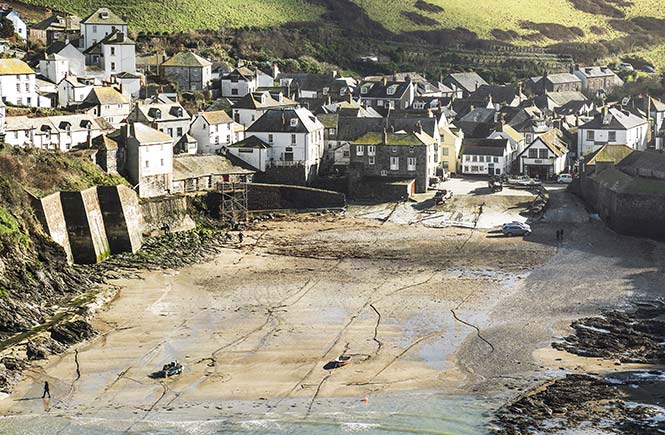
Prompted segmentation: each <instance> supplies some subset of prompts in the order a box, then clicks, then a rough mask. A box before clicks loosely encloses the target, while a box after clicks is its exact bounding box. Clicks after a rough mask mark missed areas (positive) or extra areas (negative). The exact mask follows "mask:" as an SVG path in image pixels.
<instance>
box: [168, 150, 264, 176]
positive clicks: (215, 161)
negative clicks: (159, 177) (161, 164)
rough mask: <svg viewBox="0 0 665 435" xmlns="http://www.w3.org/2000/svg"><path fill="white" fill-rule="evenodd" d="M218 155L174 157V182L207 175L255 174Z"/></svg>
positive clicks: (182, 155)
mask: <svg viewBox="0 0 665 435" xmlns="http://www.w3.org/2000/svg"><path fill="white" fill-rule="evenodd" d="M253 173H254V171H249V170H247V169H244V168H241V167H240V166H235V165H234V164H233V163H231V161H230V160H229V159H228V158H226V157H224V156H219V155H216V154H195V155H191V154H179V155H176V156H174V157H173V180H174V181H179V180H186V179H189V178H199V177H204V176H207V175H229V174H253Z"/></svg>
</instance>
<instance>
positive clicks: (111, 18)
mask: <svg viewBox="0 0 665 435" xmlns="http://www.w3.org/2000/svg"><path fill="white" fill-rule="evenodd" d="M103 14H106V15H107V18H102V15H103ZM81 23H83V24H107V25H125V24H127V23H126V22H125V21H124V20H123V19H122V18H120V17H119V16H117V15H116V14H115V13H114V12H113V11H112V10H110V9H109V8H99V9H97V10H96V11H95V12H93V13H92V14H90V15H88V16H87V17H85V18H84V19H83V20H81Z"/></svg>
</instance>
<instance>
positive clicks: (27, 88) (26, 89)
mask: <svg viewBox="0 0 665 435" xmlns="http://www.w3.org/2000/svg"><path fill="white" fill-rule="evenodd" d="M25 91H26V92H30V83H26V84H25Z"/></svg>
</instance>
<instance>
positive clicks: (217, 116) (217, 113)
mask: <svg viewBox="0 0 665 435" xmlns="http://www.w3.org/2000/svg"><path fill="white" fill-rule="evenodd" d="M201 116H202V117H203V119H205V121H206V122H207V123H208V124H210V125H219V124H230V123H232V122H233V119H232V118H231V117H230V116H229V115H228V113H226V112H225V111H223V110H214V111H211V112H203V113H201Z"/></svg>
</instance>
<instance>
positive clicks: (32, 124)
mask: <svg viewBox="0 0 665 435" xmlns="http://www.w3.org/2000/svg"><path fill="white" fill-rule="evenodd" d="M6 122H7V126H6V129H5V142H6V143H8V144H10V145H12V146H16V147H35V148H42V149H47V150H57V151H63V152H64V151H69V150H71V149H72V148H74V147H75V146H77V145H81V144H84V143H86V142H88V141H89V140H91V139H94V138H96V137H98V136H101V135H102V134H104V133H106V132H109V131H110V130H112V127H111V126H110V125H109V124H108V123H106V122H105V121H104V120H103V119H99V118H95V117H93V116H89V115H65V116H47V117H39V118H29V117H27V116H10V117H7V119H6Z"/></svg>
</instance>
